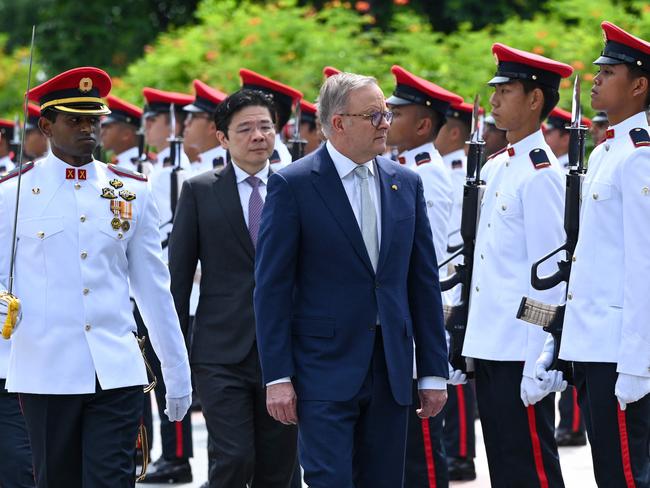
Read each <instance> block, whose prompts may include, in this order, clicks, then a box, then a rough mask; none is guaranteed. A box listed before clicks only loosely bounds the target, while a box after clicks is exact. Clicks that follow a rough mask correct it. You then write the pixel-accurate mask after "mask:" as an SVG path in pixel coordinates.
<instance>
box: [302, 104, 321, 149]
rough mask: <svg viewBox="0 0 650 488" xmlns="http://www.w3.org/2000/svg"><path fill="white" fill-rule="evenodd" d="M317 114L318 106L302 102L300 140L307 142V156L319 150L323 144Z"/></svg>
mask: <svg viewBox="0 0 650 488" xmlns="http://www.w3.org/2000/svg"><path fill="white" fill-rule="evenodd" d="M316 112H317V108H316V105H314V104H313V103H309V102H308V101H307V100H300V138H301V139H303V140H305V141H307V144H305V155H307V154H309V153H311V152H313V151H315V150H316V149H318V148H319V147H320V145H321V143H322V142H323V133H322V132H321V130H320V124H319V123H318V117H316Z"/></svg>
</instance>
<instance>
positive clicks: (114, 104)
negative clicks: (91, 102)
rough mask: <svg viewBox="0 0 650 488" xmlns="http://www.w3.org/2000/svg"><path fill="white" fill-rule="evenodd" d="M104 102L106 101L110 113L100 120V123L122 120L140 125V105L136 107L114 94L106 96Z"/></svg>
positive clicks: (105, 123) (106, 123)
mask: <svg viewBox="0 0 650 488" xmlns="http://www.w3.org/2000/svg"><path fill="white" fill-rule="evenodd" d="M106 102H107V103H108V108H110V109H111V114H110V115H109V116H108V117H106V118H105V119H104V120H102V125H108V124H112V123H113V122H124V123H126V124H131V125H134V126H136V127H140V121H141V120H142V109H141V108H140V107H136V106H135V105H133V104H132V103H129V102H127V101H125V100H122V99H121V98H117V97H116V96H114V95H109V96H107V97H106Z"/></svg>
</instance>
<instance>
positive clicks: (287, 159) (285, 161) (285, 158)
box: [271, 134, 293, 172]
mask: <svg viewBox="0 0 650 488" xmlns="http://www.w3.org/2000/svg"><path fill="white" fill-rule="evenodd" d="M273 149H275V150H276V151H277V152H278V157H279V158H280V162H279V163H276V162H273V161H272V162H271V169H272V170H273V171H274V172H275V171H279V170H281V169H282V168H284V167H285V166H289V165H290V164H291V162H292V161H293V158H292V157H291V153H290V152H289V148H288V147H287V145H286V144H285V143H284V141H283V140H282V137H281V136H280V134H275V146H273Z"/></svg>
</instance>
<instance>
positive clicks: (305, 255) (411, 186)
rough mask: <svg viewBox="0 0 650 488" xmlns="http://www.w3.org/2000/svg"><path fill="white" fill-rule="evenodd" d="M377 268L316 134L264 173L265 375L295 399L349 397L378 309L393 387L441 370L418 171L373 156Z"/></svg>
mask: <svg viewBox="0 0 650 488" xmlns="http://www.w3.org/2000/svg"><path fill="white" fill-rule="evenodd" d="M376 162H377V167H378V170H379V171H378V173H379V179H380V187H381V219H382V220H381V243H380V250H379V261H378V264H377V272H376V273H375V271H374V270H373V268H372V264H371V262H370V258H369V256H368V252H367V251H366V247H365V245H364V242H363V237H362V235H361V230H360V228H359V225H358V224H357V221H356V219H355V217H354V213H353V210H352V206H351V205H350V202H349V200H348V198H347V195H346V193H345V189H344V188H343V183H342V182H341V179H340V177H339V175H338V173H337V171H336V167H335V166H334V162H333V161H332V159H331V157H330V155H329V152H328V151H327V148H326V147H325V146H323V147H321V148H320V149H318V150H317V151H315V152H314V153H312V154H310V155H308V156H306V157H304V158H303V159H301V160H300V161H297V162H295V163H293V164H291V165H289V166H288V167H286V168H284V169H283V170H281V171H280V172H279V173H276V174H273V175H272V176H271V177H270V179H269V181H268V193H267V197H266V202H265V205H264V210H263V213H262V222H261V225H260V232H259V238H258V243H257V252H256V266H255V280H256V287H255V294H254V306H255V316H256V322H257V324H256V327H257V345H258V350H259V354H260V360H261V365H262V372H263V377H264V382H265V383H269V382H271V381H274V380H277V379H279V378H283V377H287V376H290V377H291V378H292V381H293V384H294V386H295V388H296V394H297V395H298V399H299V400H326V401H346V400H350V399H351V398H352V397H353V396H354V395H355V394H356V393H357V392H358V391H359V389H360V388H361V385H362V382H363V380H364V378H365V377H366V374H367V373H368V369H369V366H370V361H371V358H372V353H373V349H374V342H375V334H376V332H375V325H376V323H377V316H379V323H380V324H381V330H382V337H383V343H384V350H385V356H386V364H387V367H388V376H389V381H390V385H391V390H392V393H393V396H394V398H395V400H396V401H397V402H398V403H399V404H401V405H409V404H411V391H412V386H411V385H412V372H413V339H414V338H415V343H416V345H417V348H416V352H417V353H416V361H417V368H418V376H419V377H423V376H440V377H445V378H446V377H447V375H448V366H447V347H446V342H445V334H444V325H443V316H442V303H441V295H440V286H439V283H438V269H437V264H436V263H437V261H436V256H435V250H434V247H433V241H432V237H431V229H430V227H429V221H428V219H427V210H426V205H425V201H424V196H423V190H422V181H421V180H420V177H419V176H418V175H417V174H416V173H414V172H413V171H411V170H408V169H406V168H402V167H400V166H399V165H397V164H395V163H394V162H392V161H390V160H389V159H386V158H383V157H378V158H376Z"/></svg>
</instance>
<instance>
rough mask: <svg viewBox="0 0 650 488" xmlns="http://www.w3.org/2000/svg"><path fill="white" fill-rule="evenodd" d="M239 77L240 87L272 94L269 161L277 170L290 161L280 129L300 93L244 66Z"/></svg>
mask: <svg viewBox="0 0 650 488" xmlns="http://www.w3.org/2000/svg"><path fill="white" fill-rule="evenodd" d="M239 77H240V78H241V82H242V88H250V89H252V90H261V91H263V92H264V93H269V94H270V95H272V96H273V101H274V102H275V106H276V111H277V114H276V117H275V124H276V126H275V146H274V148H273V154H271V158H270V162H271V169H272V170H273V171H278V170H279V169H281V168H284V167H285V166H287V165H288V164H290V163H291V161H292V157H291V153H290V152H289V149H288V148H287V145H286V144H285V143H284V141H282V137H281V136H280V134H282V129H284V126H285V125H287V122H289V119H290V118H291V113H292V112H293V110H294V107H295V106H296V104H298V103H299V102H300V100H301V99H302V93H301V92H300V91H298V90H296V89H295V88H292V87H290V86H288V85H284V84H282V83H280V82H278V81H275V80H272V79H270V78H267V77H266V76H262V75H260V74H258V73H255V72H254V71H251V70H249V69H246V68H242V69H240V70H239Z"/></svg>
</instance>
